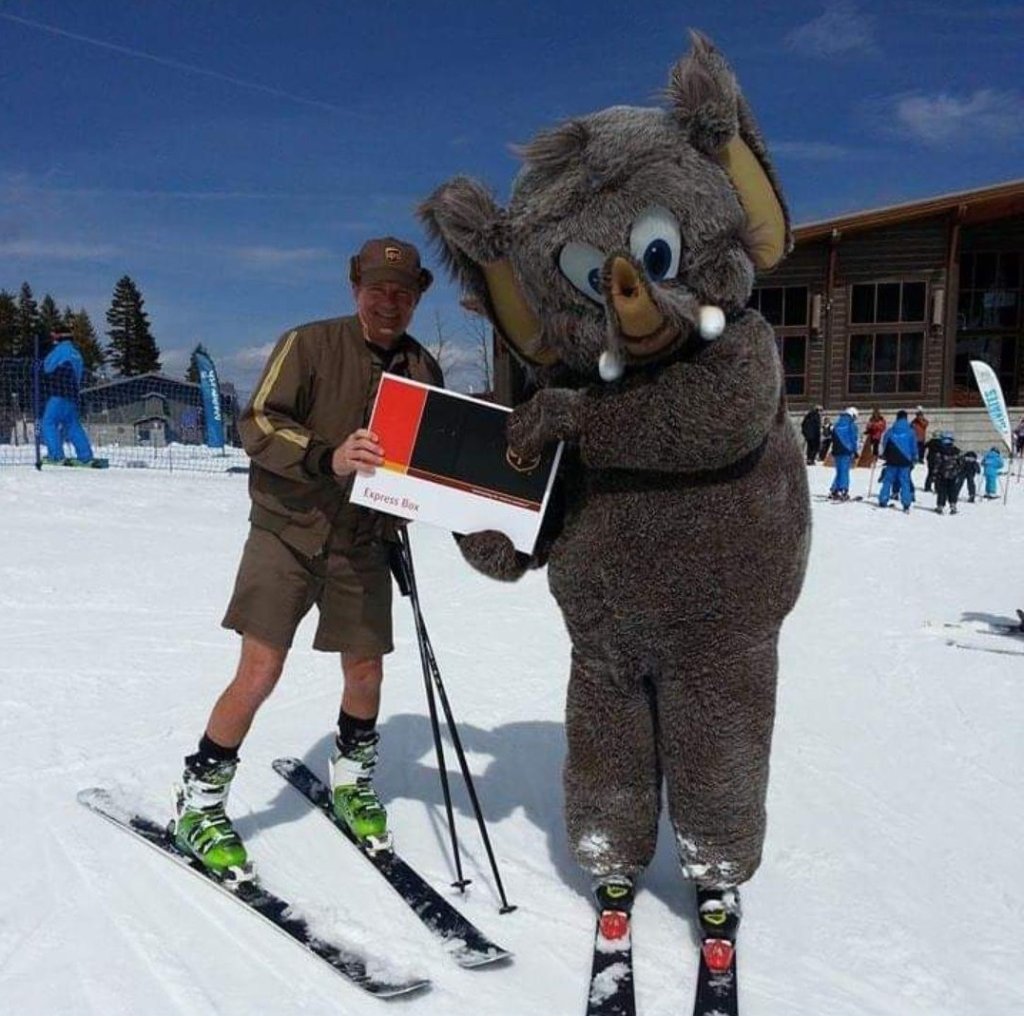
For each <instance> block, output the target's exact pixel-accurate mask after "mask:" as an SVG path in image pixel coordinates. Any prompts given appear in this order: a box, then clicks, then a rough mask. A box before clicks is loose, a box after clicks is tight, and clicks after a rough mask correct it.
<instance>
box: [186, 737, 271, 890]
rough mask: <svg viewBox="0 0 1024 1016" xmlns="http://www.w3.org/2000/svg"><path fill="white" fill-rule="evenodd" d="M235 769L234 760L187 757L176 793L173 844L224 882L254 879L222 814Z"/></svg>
mask: <svg viewBox="0 0 1024 1016" xmlns="http://www.w3.org/2000/svg"><path fill="white" fill-rule="evenodd" d="M237 768H238V762H237V761H235V762H221V761H217V760H215V759H208V758H203V757H202V756H201V755H190V756H189V757H188V758H187V759H185V772H184V774H183V775H182V785H181V786H180V787H178V788H176V793H175V809H174V810H175V817H174V821H173V823H172V826H173V835H174V842H175V843H176V844H177V846H178V848H179V849H180V850H182V851H184V852H185V853H186V854H191V855H192V856H193V857H196V858H198V859H199V860H200V861H201V862H202V863H203V865H204V866H205V867H206V869H207V870H208V871H209V872H210V873H211V874H212V875H215V876H216V877H217V878H219V879H222V880H223V881H225V882H247V881H251V880H252V877H253V873H252V867H251V866H250V864H249V858H248V855H247V854H246V852H245V846H244V845H243V843H242V840H241V838H240V837H239V835H238V833H236V832H235V829H234V827H233V826H232V825H231V820H230V819H229V818H228V817H227V814H226V813H225V811H224V807H225V805H226V804H227V800H228V791H229V790H230V789H231V781H232V779H234V776H235V770H236V769H237Z"/></svg>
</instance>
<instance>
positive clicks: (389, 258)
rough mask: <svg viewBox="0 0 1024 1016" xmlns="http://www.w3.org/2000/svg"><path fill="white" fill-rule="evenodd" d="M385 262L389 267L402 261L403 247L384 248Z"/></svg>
mask: <svg viewBox="0 0 1024 1016" xmlns="http://www.w3.org/2000/svg"><path fill="white" fill-rule="evenodd" d="M384 260H385V261H386V262H387V263H388V264H389V265H397V264H399V262H401V260H402V248H401V247H385V248H384Z"/></svg>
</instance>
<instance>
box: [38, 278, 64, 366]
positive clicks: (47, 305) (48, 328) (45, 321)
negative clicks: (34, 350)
mask: <svg viewBox="0 0 1024 1016" xmlns="http://www.w3.org/2000/svg"><path fill="white" fill-rule="evenodd" d="M63 331H64V315H63V314H61V312H60V310H59V309H58V307H57V303H56V301H55V300H54V299H53V297H52V296H50V294H49V293H47V294H46V295H45V296H44V297H43V299H42V301H41V302H40V304H39V356H40V359H43V358H45V357H46V354H47V353H49V352H50V350H51V349H53V345H54V342H53V336H54V335H55V334H56V335H59V334H61V333H62V332H63Z"/></svg>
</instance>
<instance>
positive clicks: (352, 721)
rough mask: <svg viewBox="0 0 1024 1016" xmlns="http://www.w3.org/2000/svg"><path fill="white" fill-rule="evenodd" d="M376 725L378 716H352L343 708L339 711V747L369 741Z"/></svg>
mask: <svg viewBox="0 0 1024 1016" xmlns="http://www.w3.org/2000/svg"><path fill="white" fill-rule="evenodd" d="M376 727H377V717H376V716H372V717H370V719H368V720H364V719H362V718H361V717H359V716H350V715H349V714H348V713H346V712H345V710H344V709H342V710H341V711H340V712H339V713H338V747H339V748H342V749H344V748H345V747H346V746H348V745H354V744H359V743H360V742H362V741H368V740H369V739H370V737H371V736H372V735H373V732H374V730H375V729H376Z"/></svg>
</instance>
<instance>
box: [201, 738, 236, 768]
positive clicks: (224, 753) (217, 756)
mask: <svg viewBox="0 0 1024 1016" xmlns="http://www.w3.org/2000/svg"><path fill="white" fill-rule="evenodd" d="M196 754H197V755H199V756H200V757H201V758H208V759H212V760H213V761H214V762H237V761H238V747H237V746H236V747H234V748H225V747H224V745H222V744H218V743H217V742H216V741H214V740H213V738H212V737H210V735H209V734H203V736H202V737H201V738H200V739H199V751H198V752H197V753H196Z"/></svg>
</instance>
